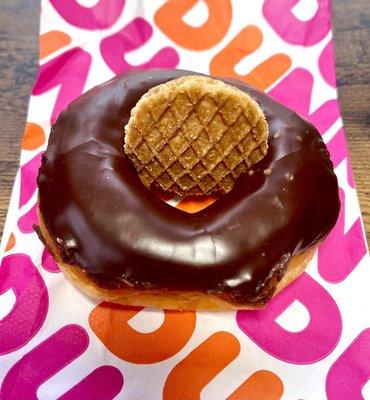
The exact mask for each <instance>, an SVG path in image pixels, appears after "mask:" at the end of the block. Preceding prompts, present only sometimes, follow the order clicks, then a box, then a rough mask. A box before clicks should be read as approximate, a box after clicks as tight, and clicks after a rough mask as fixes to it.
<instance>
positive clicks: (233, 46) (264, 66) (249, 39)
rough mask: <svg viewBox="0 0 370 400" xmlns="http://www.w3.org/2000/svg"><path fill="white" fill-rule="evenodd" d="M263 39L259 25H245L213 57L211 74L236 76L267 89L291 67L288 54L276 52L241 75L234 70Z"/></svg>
mask: <svg viewBox="0 0 370 400" xmlns="http://www.w3.org/2000/svg"><path fill="white" fill-rule="evenodd" d="M262 41H263V36H262V32H261V30H260V29H259V28H258V27H257V26H254V25H249V26H247V27H245V28H244V29H242V30H241V31H240V32H239V33H238V35H236V36H235V38H234V39H233V40H232V41H231V42H230V43H229V44H228V45H227V46H226V47H225V48H224V49H223V50H221V51H220V52H219V53H218V54H216V55H215V56H214V57H213V59H212V61H211V64H210V73H211V75H216V76H224V77H231V78H236V79H240V80H242V81H244V82H246V83H249V84H251V85H253V86H255V87H257V88H259V89H261V90H264V89H267V88H268V87H269V86H271V85H272V84H273V83H274V82H275V81H276V80H277V79H279V78H280V77H281V76H282V75H283V74H284V73H285V72H286V71H287V70H288V69H289V68H290V66H291V60H290V58H289V57H288V56H287V55H286V54H274V55H273V56H271V57H269V58H268V59H267V60H265V61H263V62H262V63H261V64H259V65H258V66H257V67H255V68H254V69H253V70H252V71H251V72H249V73H248V74H247V75H239V74H237V73H236V72H235V70H234V68H235V65H236V64H238V62H239V61H240V60H242V59H243V58H244V57H245V56H247V55H249V54H252V53H254V52H255V51H256V50H257V49H258V48H259V47H260V46H261V44H262Z"/></svg>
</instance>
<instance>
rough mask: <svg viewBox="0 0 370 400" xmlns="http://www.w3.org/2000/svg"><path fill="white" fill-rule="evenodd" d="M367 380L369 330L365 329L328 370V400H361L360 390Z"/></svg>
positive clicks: (369, 372) (369, 369)
mask: <svg viewBox="0 0 370 400" xmlns="http://www.w3.org/2000/svg"><path fill="white" fill-rule="evenodd" d="M369 379H370V329H365V330H364V331H362V332H361V333H360V335H359V336H357V338H356V339H355V340H354V341H353V342H352V343H351V344H350V345H349V346H348V348H347V349H346V350H345V351H344V353H343V354H342V355H341V356H340V357H339V358H338V360H337V361H335V363H334V364H333V365H332V367H331V368H330V370H329V373H328V376H327V378H326V394H327V396H328V399H329V400H355V399H359V400H360V399H363V397H362V394H361V390H362V388H363V386H364V385H365V383H366V382H367V381H368V380H369Z"/></svg>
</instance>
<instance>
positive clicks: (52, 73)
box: [32, 47, 91, 122]
mask: <svg viewBox="0 0 370 400" xmlns="http://www.w3.org/2000/svg"><path fill="white" fill-rule="evenodd" d="M90 64H91V56H90V54H89V53H86V51H84V50H82V49H80V48H77V47H76V48H74V49H71V50H68V51H66V52H65V53H63V54H61V55H59V56H58V57H56V58H54V59H52V60H51V61H48V62H47V63H46V64H43V65H41V67H40V71H39V75H38V77H37V80H36V84H35V87H34V89H33V92H32V94H33V95H35V96H37V95H40V94H43V93H45V92H48V91H49V90H51V89H53V88H55V87H57V86H59V85H60V86H61V87H60V90H59V93H58V97H57V100H56V102H55V105H54V109H53V112H52V116H51V122H55V120H56V119H57V117H58V115H59V113H60V112H61V111H63V110H64V109H65V108H66V107H67V106H68V104H69V103H70V102H71V101H72V100H74V99H75V98H76V97H78V96H79V95H80V94H81V93H82V91H83V89H84V86H85V83H86V79H87V75H88V72H89V69H90Z"/></svg>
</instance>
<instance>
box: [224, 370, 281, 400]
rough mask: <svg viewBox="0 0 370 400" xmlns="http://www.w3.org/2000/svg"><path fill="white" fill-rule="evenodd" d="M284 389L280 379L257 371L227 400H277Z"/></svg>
mask: <svg viewBox="0 0 370 400" xmlns="http://www.w3.org/2000/svg"><path fill="white" fill-rule="evenodd" d="M283 392H284V387H283V383H282V382H281V379H280V378H279V377H278V376H277V375H275V374H274V373H273V372H270V371H257V372H255V373H254V374H252V375H251V376H250V377H249V378H248V379H247V380H245V381H244V382H243V383H242V384H241V385H240V386H239V387H238V388H237V389H236V390H235V392H233V393H232V394H231V395H230V396H229V397H228V398H227V400H244V399H248V400H261V399H263V400H279V399H280V398H281V396H282V395H283Z"/></svg>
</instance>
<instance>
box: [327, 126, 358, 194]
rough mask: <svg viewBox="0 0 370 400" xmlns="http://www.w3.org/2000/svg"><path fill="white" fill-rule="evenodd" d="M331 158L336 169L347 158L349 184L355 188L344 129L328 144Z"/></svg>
mask: <svg viewBox="0 0 370 400" xmlns="http://www.w3.org/2000/svg"><path fill="white" fill-rule="evenodd" d="M326 146H327V148H328V150H329V153H330V158H331V160H332V161H333V164H334V167H337V166H338V165H339V164H340V163H341V162H342V161H343V160H344V159H345V158H346V157H347V159H346V164H347V180H348V184H349V185H350V186H351V187H352V188H355V181H354V179H353V173H352V168H351V166H350V163H349V159H348V149H347V143H346V138H345V133H344V129H343V128H340V129H339V131H338V132H337V133H336V134H335V136H334V137H333V138H332V139H331V140H330V142H329V143H327V144H326Z"/></svg>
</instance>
